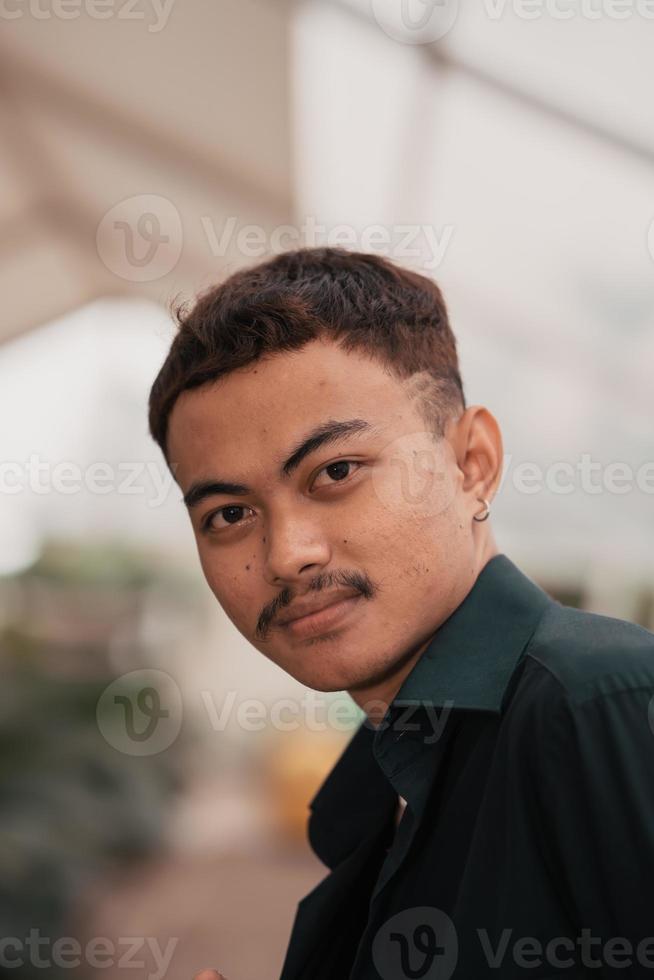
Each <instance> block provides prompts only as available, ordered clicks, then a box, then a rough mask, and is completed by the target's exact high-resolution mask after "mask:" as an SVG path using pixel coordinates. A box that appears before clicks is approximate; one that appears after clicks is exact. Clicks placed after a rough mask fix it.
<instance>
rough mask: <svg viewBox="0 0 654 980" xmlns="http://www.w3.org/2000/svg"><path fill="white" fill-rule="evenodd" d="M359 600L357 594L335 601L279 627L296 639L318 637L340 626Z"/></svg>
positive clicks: (359, 596)
mask: <svg viewBox="0 0 654 980" xmlns="http://www.w3.org/2000/svg"><path fill="white" fill-rule="evenodd" d="M361 598H362V596H361V593H360V592H359V593H357V594H356V595H353V596H344V597H343V598H341V599H335V600H334V602H332V603H330V604H329V605H328V606H323V608H322V609H318V610H317V611H316V612H311V613H307V614H306V615H305V616H299V617H298V618H297V619H291V620H289V621H288V622H286V623H282V624H281V625H282V626H283V628H284V629H285V630H288V631H289V633H291V634H292V635H293V636H296V637H308V636H319V635H320V634H321V633H325V632H326V631H327V630H329V629H332V628H333V627H334V626H336V625H341V622H342V620H343V619H344V618H345V617H346V616H348V615H349V614H350V612H351V611H352V610H353V609H354V608H355V607H356V606H357V604H358V602H359V599H361Z"/></svg>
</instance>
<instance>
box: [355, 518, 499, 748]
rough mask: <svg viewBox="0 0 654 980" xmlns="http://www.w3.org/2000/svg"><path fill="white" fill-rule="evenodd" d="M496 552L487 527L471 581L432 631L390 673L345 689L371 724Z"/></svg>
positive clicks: (376, 723) (381, 715)
mask: <svg viewBox="0 0 654 980" xmlns="http://www.w3.org/2000/svg"><path fill="white" fill-rule="evenodd" d="M499 553H500V552H499V548H498V547H497V544H496V543H495V540H494V538H493V535H492V532H491V531H490V529H489V532H488V534H487V536H486V537H485V538H484V541H483V545H482V546H481V548H480V551H479V554H476V555H475V563H474V567H473V578H472V581H469V580H468V582H467V583H466V586H464V588H465V591H464V592H463V595H461V596H460V598H459V600H458V602H457V603H456V605H455V606H454V607H453V608H452V609H450V610H448V611H447V612H446V613H445V615H443V616H442V618H441V620H440V622H439V623H438V624H437V625H436V626H435V627H434V631H433V633H432V634H431V635H430V636H429V637H428V638H427V639H426V640H425V641H424V642H421V643H420V644H419V646H418V647H417V648H415V649H411V650H409V651H408V652H405V653H404V655H403V656H402V657H401V659H400V660H399V662H398V663H397V664H396V665H395V666H394V668H393V671H392V673H390V674H388V675H386V676H385V677H383V678H382V679H381V680H379V681H374V682H373V683H371V684H369V685H367V686H366V687H363V688H361V687H358V688H357V689H356V690H352V689H350V690H349V691H348V694H349V695H350V697H351V698H352V700H353V701H354V702H355V703H356V704H357V705H358V706H359V707H360V708H361V710H362V711H365V713H366V715H367V717H368V721H369V722H370V723H371V725H373V726H374V727H375V728H377V727H378V726H379V725H380V724H381V722H382V720H383V718H384V715H385V714H386V712H387V710H388V706H389V705H390V704H391V702H392V701H393V699H394V698H395V697H396V696H397V693H398V691H399V690H400V688H401V686H402V684H403V683H404V680H405V678H406V677H408V675H409V674H410V673H411V671H412V670H413V668H414V667H415V665H416V663H417V662H418V660H420V657H421V656H422V654H423V653H424V651H425V650H426V649H427V647H428V646H429V644H430V642H431V640H432V637H433V635H434V633H436V632H437V630H438V627H439V626H440V625H441V623H443V622H444V621H445V620H446V619H447V618H448V617H449V616H450V615H451V614H452V613H453V612H454V609H456V608H457V606H459V605H460V604H461V603H462V602H463V600H464V599H465V597H466V596H467V594H468V592H469V591H470V589H471V588H472V586H473V585H474V584H475V582H476V580H477V576H478V575H479V573H480V572H481V570H482V568H483V567H484V566H485V565H486V563H487V562H489V561H490V559H491V558H493V557H494V556H495V555H498V554H499Z"/></svg>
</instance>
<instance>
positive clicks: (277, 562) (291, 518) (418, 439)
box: [168, 340, 479, 691]
mask: <svg viewBox="0 0 654 980" xmlns="http://www.w3.org/2000/svg"><path fill="white" fill-rule="evenodd" d="M327 429H330V431H331V433H332V438H330V439H329V440H327V441H325V440H324V438H320V433H322V434H323V435H324V433H325V431H326V430H327ZM334 430H336V431H334ZM168 431H169V435H168V452H169V458H170V462H171V466H172V468H173V472H174V473H175V477H176V479H177V481H178V483H179V485H180V487H181V489H182V492H183V493H184V495H185V497H186V496H187V495H188V494H189V492H190V491H194V494H193V497H194V500H195V502H193V500H190V501H189V513H190V516H191V521H192V524H193V530H194V533H195V537H196V542H197V547H198V553H199V556H200V562H201V565H202V569H203V571H204V574H205V577H206V579H207V582H208V584H209V586H210V588H211V590H212V592H213V593H214V595H215V596H216V598H217V600H218V602H219V603H220V605H221V606H222V607H223V609H224V610H225V612H226V614H227V615H228V616H229V618H230V619H231V621H232V622H233V623H234V625H235V626H236V627H237V629H238V630H239V631H240V632H241V633H242V634H243V635H244V636H245V637H246V638H247V639H248V640H249V641H250V642H251V643H252V644H253V646H255V647H256V648H257V649H258V650H259V651H260V652H261V653H263V654H264V655H265V656H266V657H269V658H270V659H271V660H273V661H274V662H275V663H277V664H279V666H280V667H282V668H283V669H284V670H285V671H287V672H288V673H289V674H291V675H292V676H293V677H295V678H297V680H299V681H300V682H302V683H303V684H305V685H307V686H308V687H310V688H313V689H314V690H319V691H341V690H356V689H357V688H362V689H365V688H366V687H367V686H369V685H371V684H374V683H376V682H378V681H382V680H383V679H385V678H386V677H388V676H390V675H392V673H393V672H394V670H396V669H398V668H399V667H400V666H401V665H402V664H403V663H405V662H406V661H407V660H408V659H409V658H410V657H411V655H412V654H413V653H414V652H415V651H416V649H417V648H418V647H420V646H423V645H424V644H425V643H426V642H427V641H428V640H429V638H430V636H431V635H432V634H433V633H434V631H435V630H436V629H437V628H438V626H439V625H440V624H441V623H442V622H443V620H444V619H446V618H447V616H448V615H449V614H450V612H452V611H453V609H454V608H456V606H457V605H458V603H459V602H460V601H461V599H462V598H463V596H464V595H465V593H466V592H467V590H468V589H469V588H470V585H471V584H472V580H471V577H470V576H471V574H472V572H473V566H474V560H473V558H474V556H473V541H472V530H471V525H472V522H471V518H470V515H471V513H476V512H478V511H479V504H478V503H474V501H471V500H470V496H469V494H468V493H465V492H464V491H463V488H462V484H463V473H462V471H461V469H460V468H459V466H458V465H457V461H456V457H455V453H454V451H453V449H452V445H451V444H450V441H449V440H448V438H445V439H442V440H440V441H437V440H436V439H435V438H434V437H433V435H432V434H431V433H430V432H429V431H426V426H425V422H424V420H423V418H422V417H421V416H420V414H419V413H418V411H417V408H416V404H415V402H414V400H413V398H412V397H411V396H410V395H409V393H408V388H407V385H405V384H402V383H401V382H400V381H398V380H397V379H395V378H394V377H392V376H390V375H389V373H388V372H387V371H386V370H385V369H384V367H383V366H382V365H381V364H379V363H378V362H376V361H373V360H371V359H368V358H366V357H365V356H364V355H361V354H358V353H346V352H344V351H343V350H341V349H340V348H339V347H338V346H337V345H335V344H334V343H330V342H327V341H322V340H316V341H312V342H311V343H309V344H307V345H306V346H305V347H304V348H302V349H301V350H299V351H295V352H292V353H282V354H275V355H274V356H272V357H270V358H268V359H264V360H260V361H258V362H256V363H254V364H251V365H249V366H248V367H247V368H244V369H240V370H238V371H235V372H232V373H231V374H229V375H227V376H226V377H224V378H222V379H220V380H219V381H218V382H216V383H213V384H208V385H204V386H202V387H201V388H196V389H192V390H189V391H185V392H183V393H182V394H181V395H180V397H179V398H178V399H177V401H176V403H175V406H174V408H173V411H172V413H171V417H170V422H169V430H168ZM316 433H318V434H319V437H318V438H316V439H314V441H313V442H312V443H310V444H309V445H308V446H307V445H306V444H305V445H304V448H303V450H302V451H301V452H300V453H299V454H298V453H296V450H297V449H298V447H300V446H301V445H302V444H303V443H305V442H306V439H307V437H308V436H310V435H312V434H314V435H315V434H316ZM339 433H340V434H339ZM447 435H449V427H448V432H447ZM307 450H308V451H307ZM288 460H290V462H289V463H288V465H287V466H286V467H285V468H284V467H283V464H284V463H285V462H287V461H288ZM219 482H220V483H222V484H225V483H229V484H233V485H236V484H239V485H241V490H243V489H245V491H246V492H236V491H235V490H234V489H233V488H228V487H217V486H215V484H217V483H219ZM205 484H209V485H211V484H213V485H214V486H213V487H211V486H206V485H205ZM199 485H205V486H200V489H199V490H198V487H199ZM336 599H339V600H340V602H339V604H338V605H336V604H333V603H334V602H335V600H336ZM330 602H331V603H332V606H331V608H330V609H328V610H325V611H324V612H322V613H320V614H316V615H315V616H314V617H313V618H305V619H302V618H300V619H296V621H295V623H286V624H282V622H281V620H282V619H284V618H288V617H289V616H292V615H295V616H297V615H298V613H299V612H300V610H301V607H302V606H305V607H306V606H308V605H311V604H313V605H314V606H317V605H322V606H325V604H326V603H330Z"/></svg>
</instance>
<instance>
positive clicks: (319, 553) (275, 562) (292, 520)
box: [263, 504, 331, 588]
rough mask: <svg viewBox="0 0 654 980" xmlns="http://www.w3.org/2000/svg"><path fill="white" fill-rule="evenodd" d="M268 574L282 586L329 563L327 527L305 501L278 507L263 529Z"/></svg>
mask: <svg viewBox="0 0 654 980" xmlns="http://www.w3.org/2000/svg"><path fill="white" fill-rule="evenodd" d="M263 536H264V538H265V541H264V562H263V567H264V578H265V579H266V581H267V582H268V583H269V584H270V585H271V586H275V587H277V588H279V587H280V586H287V585H292V584H296V583H297V582H298V581H302V580H303V579H305V578H308V577H309V576H311V575H315V574H316V572H318V571H320V570H321V569H323V568H325V567H326V566H327V565H328V564H329V560H330V557H331V548H330V546H329V541H328V538H327V534H326V533H325V530H324V528H322V527H321V524H320V522H319V521H318V520H317V519H316V515H315V513H314V514H312V515H309V514H308V513H307V512H306V510H304V509H303V507H302V504H293V505H287V506H285V507H284V508H283V509H280V508H277V509H276V510H275V512H274V514H273V513H271V514H269V516H268V519H267V520H266V523H265V530H264V532H263Z"/></svg>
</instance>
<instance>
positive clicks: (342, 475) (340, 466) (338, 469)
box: [312, 459, 361, 487]
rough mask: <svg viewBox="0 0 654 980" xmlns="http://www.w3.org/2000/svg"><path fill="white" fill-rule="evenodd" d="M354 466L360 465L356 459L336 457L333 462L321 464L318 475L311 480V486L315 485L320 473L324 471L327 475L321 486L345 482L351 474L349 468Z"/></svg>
mask: <svg viewBox="0 0 654 980" xmlns="http://www.w3.org/2000/svg"><path fill="white" fill-rule="evenodd" d="M354 466H356V467H360V466H361V463H357V462H356V460H353V459H338V460H336V462H335V463H329V464H328V465H327V466H323V468H322V469H321V470H320V471H319V472H318V476H317V477H316V479H315V480H314V481H313V484H312V486H314V487H315V486H316V483H317V482H318V478H319V477H320V474H321V473H326V474H327V475H328V477H329V479H328V480H327V482H326V483H324V484H323V486H331V485H333V484H334V483H345V482H347V478H348V477H349V476H350V475H351V470H352V467H354ZM355 472H356V470H355Z"/></svg>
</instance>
